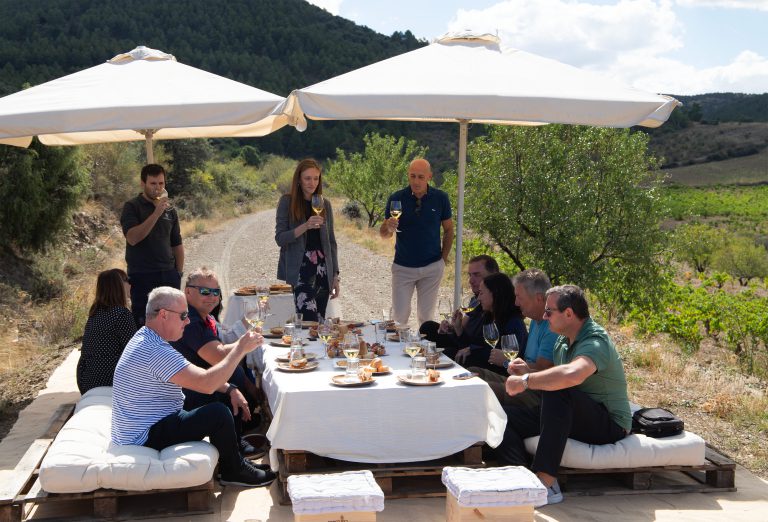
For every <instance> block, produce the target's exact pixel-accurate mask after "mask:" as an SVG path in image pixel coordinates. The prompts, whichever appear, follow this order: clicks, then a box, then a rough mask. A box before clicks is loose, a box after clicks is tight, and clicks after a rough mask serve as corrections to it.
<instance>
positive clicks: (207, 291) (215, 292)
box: [187, 285, 221, 297]
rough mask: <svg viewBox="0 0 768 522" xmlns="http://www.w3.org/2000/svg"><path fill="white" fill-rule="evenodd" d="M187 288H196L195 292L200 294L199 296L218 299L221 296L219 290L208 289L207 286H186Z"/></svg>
mask: <svg viewBox="0 0 768 522" xmlns="http://www.w3.org/2000/svg"><path fill="white" fill-rule="evenodd" d="M187 288H197V291H198V292H200V295H206V296H207V295H212V296H214V297H219V296H220V295H221V288H208V287H207V286H195V285H187Z"/></svg>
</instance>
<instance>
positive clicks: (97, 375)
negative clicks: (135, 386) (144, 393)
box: [77, 268, 136, 393]
mask: <svg viewBox="0 0 768 522" xmlns="http://www.w3.org/2000/svg"><path fill="white" fill-rule="evenodd" d="M129 292H130V284H129V283H128V275H127V274H126V273H125V272H124V271H123V270H120V269H119V268H112V269H110V270H105V271H103V272H101V273H100V274H99V276H98V279H96V297H95V298H94V300H93V304H92V305H91V309H90V310H89V311H88V321H87V322H86V323H85V333H84V334H83V347H82V348H81V350H80V361H79V362H78V363H77V387H78V389H79V390H80V393H85V392H87V391H88V390H90V389H91V388H96V387H98V386H112V377H113V376H114V373H115V366H117V361H118V360H120V355H122V353H123V349H124V348H125V345H126V344H128V341H130V340H131V337H133V334H135V333H136V323H135V321H134V319H133V315H132V314H131V311H130V310H129V309H128V295H129Z"/></svg>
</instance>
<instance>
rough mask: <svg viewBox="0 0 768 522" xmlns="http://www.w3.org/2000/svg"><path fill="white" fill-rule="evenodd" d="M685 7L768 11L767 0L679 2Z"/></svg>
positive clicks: (699, 0)
mask: <svg viewBox="0 0 768 522" xmlns="http://www.w3.org/2000/svg"><path fill="white" fill-rule="evenodd" d="M677 4H678V5H682V6H683V7H722V8H725V9H755V10H758V11H768V1H766V0H677Z"/></svg>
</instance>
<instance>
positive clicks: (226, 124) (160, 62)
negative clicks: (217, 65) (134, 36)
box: [0, 46, 287, 163]
mask: <svg viewBox="0 0 768 522" xmlns="http://www.w3.org/2000/svg"><path fill="white" fill-rule="evenodd" d="M283 100H284V98H282V97H279V96H277V95H275V94H272V93H269V92H266V91H262V90H260V89H256V88H255V87H251V86H249V85H245V84H243V83H239V82H236V81H234V80H230V79H228V78H224V77H222V76H218V75H216V74H213V73H209V72H206V71H203V70H200V69H196V68H194V67H190V66H188V65H184V64H181V63H179V62H177V61H176V58H175V57H174V56H173V55H170V54H166V53H164V52H162V51H158V50H155V49H149V48H146V47H143V46H140V47H137V48H136V49H134V50H133V51H131V52H128V53H124V54H119V55H117V56H115V57H114V58H112V59H111V60H109V61H107V62H106V63H103V64H101V65H97V66H95V67H91V68H89V69H85V70H83V71H79V72H76V73H74V74H70V75H68V76H63V77H61V78H58V79H56V80H52V81H50V82H47V83H44V84H41V85H37V86H35V87H31V88H29V89H26V90H24V91H20V92H17V93H14V94H11V95H8V96H5V97H3V98H0V143H3V144H6V145H15V146H19V147H27V146H29V144H30V142H31V141H32V137H33V136H37V137H38V138H39V139H40V141H41V142H42V143H44V144H45V145H81V144H86V143H104V142H116V141H133V140H146V147H147V162H148V163H152V162H153V161H154V159H153V154H152V140H153V138H157V139H178V138H215V137H246V136H264V135H266V134H269V133H271V132H273V131H276V130H278V129H280V128H281V127H283V126H284V125H285V124H286V123H287V118H286V117H285V116H282V115H279V114H272V111H273V109H274V108H275V107H276V106H277V105H278V104H279V103H280V102H281V101H283Z"/></svg>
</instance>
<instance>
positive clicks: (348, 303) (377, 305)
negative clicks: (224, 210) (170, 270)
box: [184, 209, 415, 319]
mask: <svg viewBox="0 0 768 522" xmlns="http://www.w3.org/2000/svg"><path fill="white" fill-rule="evenodd" d="M337 242H338V249H339V252H338V255H339V265H340V273H341V279H342V284H341V296H340V297H339V306H340V311H341V317H344V318H349V319H370V318H372V317H379V316H380V315H381V311H382V310H383V309H385V308H386V309H389V304H390V264H391V259H390V258H387V257H384V256H381V255H379V254H374V253H372V252H370V251H369V250H367V249H365V248H363V247H361V246H359V245H357V244H355V243H353V242H352V241H349V240H347V239H346V238H345V237H343V236H341V235H339V234H338V233H337ZM184 245H185V250H186V252H187V255H186V261H185V263H184V265H185V270H187V271H189V270H193V269H194V268H196V267H199V266H202V265H206V266H208V267H210V268H212V269H214V270H215V271H216V272H217V274H218V275H219V283H220V284H221V287H222V289H223V290H224V295H231V292H232V290H234V289H236V288H239V287H241V286H244V285H251V284H256V283H258V282H259V281H262V280H263V281H266V282H275V281H277V279H276V274H277V259H278V256H279V248H278V247H277V244H276V243H275V210H274V209H271V210H264V211H261V212H257V213H255V214H249V215H247V216H244V217H241V218H239V219H236V220H233V221H230V222H228V223H225V224H224V226H223V227H222V228H220V229H218V230H216V231H214V232H211V233H208V234H204V235H201V236H198V237H196V238H193V239H187V240H185V243H184ZM414 315H415V314H414Z"/></svg>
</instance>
